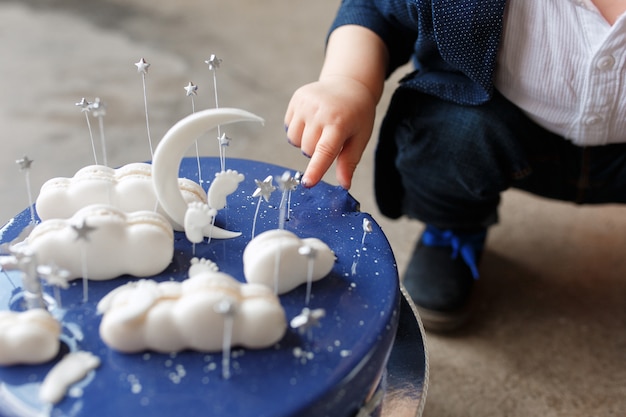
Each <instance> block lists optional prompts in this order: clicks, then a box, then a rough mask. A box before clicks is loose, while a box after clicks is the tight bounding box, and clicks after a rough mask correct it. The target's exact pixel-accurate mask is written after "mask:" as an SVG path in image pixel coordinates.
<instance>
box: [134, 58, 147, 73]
mask: <svg viewBox="0 0 626 417" xmlns="http://www.w3.org/2000/svg"><path fill="white" fill-rule="evenodd" d="M135 66H136V67H137V72H138V73H141V74H143V75H146V74H147V73H148V68H150V64H148V63H147V62H146V60H145V59H143V58H141V59H140V60H139V62H135Z"/></svg>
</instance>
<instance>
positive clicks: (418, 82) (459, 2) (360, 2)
mask: <svg viewBox="0 0 626 417" xmlns="http://www.w3.org/2000/svg"><path fill="white" fill-rule="evenodd" d="M504 7H505V0H424V1H420V0H412V1H408V0H386V1H383V0H344V1H343V2H342V5H341V7H340V9H339V13H338V14H337V18H336V20H335V22H334V24H333V27H332V28H331V30H332V29H334V28H336V27H338V26H341V25H344V24H358V25H362V26H365V27H368V28H369V29H371V30H373V31H374V32H376V33H377V34H378V35H379V36H381V38H382V39H383V41H385V43H386V44H387V46H388V48H389V53H390V56H391V59H390V65H391V67H392V68H391V69H392V70H393V69H395V68H397V67H398V66H400V65H402V64H403V63H406V62H407V60H408V55H411V54H412V55H413V62H414V64H415V68H416V70H415V71H414V72H413V73H411V74H409V75H408V76H406V77H405V78H403V80H402V84H403V86H405V87H408V88H415V89H418V90H421V91H424V92H426V93H429V94H433V95H437V96H439V97H441V98H444V99H448V100H451V101H454V102H457V103H461V104H480V103H482V102H485V101H486V100H488V99H489V98H490V97H491V94H492V92H493V74H494V70H495V65H496V56H497V52H498V46H499V44H500V37H501V34H502V20H503V14H504ZM407 40H409V41H410V42H407ZM407 45H410V48H411V49H410V51H409V52H410V53H407Z"/></svg>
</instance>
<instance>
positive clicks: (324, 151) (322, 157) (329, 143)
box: [302, 128, 343, 188]
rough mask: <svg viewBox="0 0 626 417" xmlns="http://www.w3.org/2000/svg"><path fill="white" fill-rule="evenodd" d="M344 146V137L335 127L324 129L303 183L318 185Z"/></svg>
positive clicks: (306, 185) (309, 185)
mask: <svg viewBox="0 0 626 417" xmlns="http://www.w3.org/2000/svg"><path fill="white" fill-rule="evenodd" d="M342 147H343V138H342V137H341V136H340V135H339V133H338V132H337V131H336V130H335V129H329V128H327V129H324V131H323V132H322V134H321V136H320V139H319V141H318V142H317V144H316V146H315V149H314V150H313V153H312V154H311V160H310V162H309V165H308V166H307V169H306V171H305V172H304V175H303V176H302V185H303V186H305V187H307V188H309V187H313V186H314V185H316V184H317V183H318V182H320V180H321V179H322V177H323V176H324V174H325V173H326V171H328V169H329V168H330V167H331V166H332V164H333V162H334V161H335V159H337V156H338V155H339V152H340V151H341V149H342Z"/></svg>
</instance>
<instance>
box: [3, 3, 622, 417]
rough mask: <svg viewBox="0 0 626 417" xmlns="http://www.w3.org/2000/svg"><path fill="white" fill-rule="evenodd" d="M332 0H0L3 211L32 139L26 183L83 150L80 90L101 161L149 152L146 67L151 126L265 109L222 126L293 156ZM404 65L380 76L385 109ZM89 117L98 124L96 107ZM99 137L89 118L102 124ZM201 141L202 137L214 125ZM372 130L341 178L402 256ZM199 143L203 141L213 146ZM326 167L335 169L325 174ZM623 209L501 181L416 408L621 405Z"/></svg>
mask: <svg viewBox="0 0 626 417" xmlns="http://www.w3.org/2000/svg"><path fill="white" fill-rule="evenodd" d="M337 5H338V1H337V0H332V1H331V0H319V1H315V2H313V1H301V0H296V1H277V0H264V1H257V0H231V1H217V0H211V1H208V0H207V1H192V0H179V1H176V2H174V1H158V0H157V1H155V0H102V1H79V0H15V1H11V0H2V1H0V129H2V130H1V132H0V141H1V143H2V152H0V222H4V221H7V220H9V219H10V218H11V217H12V216H13V214H15V213H16V212H18V211H20V210H21V209H23V208H24V207H25V206H26V205H27V204H28V201H29V199H28V193H27V191H26V190H27V189H26V183H27V181H26V175H25V172H21V171H20V170H19V169H18V166H17V165H16V163H15V160H16V159H19V158H21V157H22V156H24V155H28V157H30V158H31V159H33V160H34V163H33V165H32V169H31V170H30V171H28V177H29V183H30V184H31V186H32V189H33V193H34V194H36V192H37V190H38V188H39V187H40V186H41V184H43V182H44V181H45V180H46V179H47V178H50V177H53V176H71V175H73V174H74V172H75V171H76V170H77V169H78V168H80V167H82V166H84V165H86V164H90V163H92V162H93V156H92V149H91V144H90V140H89V133H88V130H87V124H86V122H85V118H84V115H83V114H81V113H80V110H79V109H78V108H77V107H76V106H75V105H74V103H76V102H77V101H79V100H80V99H81V98H82V97H86V98H87V99H88V100H93V99H94V98H95V97H100V98H101V99H102V100H103V101H104V102H105V103H106V104H107V116H106V117H105V119H104V128H105V137H106V140H107V151H108V152H107V155H108V162H109V165H112V166H115V165H121V164H125V163H127V162H132V161H137V160H145V159H149V158H150V150H149V147H148V141H147V133H146V125H145V118H144V107H143V93H142V91H143V89H142V82H141V77H140V76H139V75H138V74H137V72H136V68H135V66H134V63H135V62H137V61H138V60H139V59H140V58H141V57H144V58H145V59H146V60H147V61H148V62H149V63H150V64H151V67H150V70H149V73H148V75H147V78H146V85H147V96H148V103H149V117H150V122H151V123H150V126H151V129H150V130H151V137H152V140H153V142H155V143H156V142H158V140H159V138H160V137H161V136H162V135H163V134H164V133H165V132H166V131H167V129H168V128H169V126H171V125H172V124H173V123H174V122H175V121H177V120H178V119H180V118H181V117H183V116H184V115H186V114H188V113H189V112H190V111H191V100H190V98H189V97H187V96H186V95H185V91H184V89H183V87H184V86H185V85H186V84H187V83H188V82H189V81H192V82H194V83H195V84H197V85H198V86H199V91H198V96H197V97H196V98H195V100H194V103H195V106H196V109H201V108H207V107H212V106H213V105H214V101H213V80H212V73H210V71H208V69H207V67H206V65H205V64H204V60H205V59H207V58H208V57H209V56H210V54H216V55H217V56H218V57H220V58H221V59H223V62H222V65H221V67H220V69H219V70H218V72H217V77H218V96H219V100H220V106H221V107H231V106H232V107H240V108H244V109H246V110H249V111H252V112H254V113H257V114H259V115H261V116H263V117H264V118H265V119H266V124H265V126H264V127H258V126H246V125H241V126H237V127H236V128H235V127H233V130H229V136H231V137H233V138H236V139H235V140H233V142H232V144H231V146H230V148H228V154H229V155H232V156H246V157H250V158H255V159H259V160H264V161H268V162H274V163H279V164H283V165H287V166H289V167H291V168H293V169H303V168H304V166H305V164H306V160H305V159H304V158H303V157H301V155H300V152H299V151H298V150H296V149H293V148H291V147H290V146H288V145H287V144H286V140H285V134H284V129H283V121H282V120H283V113H284V110H285V107H286V105H287V102H288V100H289V98H290V96H291V93H292V92H293V91H294V90H295V89H296V88H297V87H298V86H300V85H301V84H304V83H306V82H309V81H312V80H314V79H315V78H316V76H317V73H318V71H319V66H320V63H321V60H322V55H323V40H324V37H325V32H326V29H327V27H328V25H329V23H330V21H331V19H332V16H333V14H334V12H335V10H336V7H337ZM400 75H401V74H397V75H396V76H394V78H393V79H392V80H390V81H389V82H388V86H387V87H388V88H387V93H386V95H385V97H384V99H383V101H382V103H381V106H380V110H381V114H382V111H383V109H384V107H385V104H386V103H387V101H388V98H389V93H390V92H391V90H392V89H393V86H394V83H395V82H396V80H397V77H399V76H400ZM94 126H97V125H94ZM95 132H96V137H98V136H97V131H95ZM211 145H212V143H211ZM371 148H373V142H372V146H370V149H369V151H368V153H367V155H366V157H365V158H364V161H363V163H362V164H361V166H360V168H359V170H358V172H357V178H356V180H355V183H354V186H353V189H352V194H353V195H354V196H355V197H356V198H357V199H358V200H359V201H360V202H361V203H362V209H363V211H367V212H370V213H372V214H373V215H374V216H375V217H376V218H377V219H378V221H379V223H380V224H381V225H382V226H383V228H384V230H385V231H386V233H387V235H388V238H389V240H390V242H391V245H392V247H393V248H394V250H395V253H396V257H397V260H398V265H399V269H400V270H401V271H403V269H404V265H405V264H406V262H407V259H408V257H409V256H410V252H411V250H412V246H413V241H414V239H415V237H416V236H417V234H418V233H419V231H420V230H421V227H422V226H421V225H420V224H419V223H416V222H410V221H407V220H401V221H388V220H386V219H384V218H383V217H382V216H380V214H378V212H377V209H376V207H375V204H374V203H373V199H372V192H371V177H372V149H371ZM209 149H210V148H209V145H207V148H206V149H201V151H203V153H205V154H210V151H209ZM327 180H328V181H329V182H334V179H333V175H330V176H328V177H327ZM625 214H626V211H625V210H624V208H623V207H618V206H608V207H595V208H578V207H573V206H571V205H568V204H562V203H555V202H550V201H545V200H541V199H538V198H535V197H532V196H528V195H526V194H523V193H519V192H515V191H510V192H507V193H506V194H505V196H504V201H503V204H502V208H501V223H500V224H499V225H498V226H497V227H495V228H494V229H493V230H492V232H491V233H490V236H489V240H488V248H487V253H486V255H485V256H484V259H483V263H482V279H481V280H480V283H479V303H478V312H477V314H476V317H475V318H474V320H473V322H472V323H471V324H470V326H469V327H468V328H467V329H466V330H465V331H463V332H461V333H460V334H457V335H454V336H438V335H432V334H429V335H428V336H427V343H428V346H429V349H430V361H431V381H430V387H429V392H428V397H427V401H426V409H425V413H424V415H425V416H427V417H444V416H472V417H473V416H476V417H479V416H480V417H489V416H494V417H495V416H498V417H500V416H515V417H517V416H545V417H549V416H622V415H625V414H626V256H624V253H625V252H626V215H625Z"/></svg>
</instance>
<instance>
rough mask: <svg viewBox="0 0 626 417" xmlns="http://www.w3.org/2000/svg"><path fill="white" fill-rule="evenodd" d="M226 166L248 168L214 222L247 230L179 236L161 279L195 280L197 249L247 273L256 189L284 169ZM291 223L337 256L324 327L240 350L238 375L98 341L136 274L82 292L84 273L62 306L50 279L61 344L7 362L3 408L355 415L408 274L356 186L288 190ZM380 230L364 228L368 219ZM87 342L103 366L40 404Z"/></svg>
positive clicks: (206, 161)
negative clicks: (49, 378) (116, 293)
mask: <svg viewBox="0 0 626 417" xmlns="http://www.w3.org/2000/svg"><path fill="white" fill-rule="evenodd" d="M201 165H202V171H203V173H204V174H203V175H204V176H206V173H211V172H218V171H219V170H220V161H219V159H217V158H202V159H201ZM226 167H227V168H228V169H233V170H237V171H238V172H240V173H243V174H244V175H245V180H244V181H243V182H242V183H241V184H240V185H239V188H238V189H237V191H236V192H235V193H233V194H232V195H230V196H229V197H228V205H227V208H225V209H223V210H221V211H220V212H219V213H218V216H217V219H216V224H217V225H218V226H220V227H222V228H226V229H228V230H231V231H239V232H241V233H242V234H241V236H239V237H237V238H233V239H224V240H217V239H212V240H210V241H209V242H205V243H202V244H197V245H195V248H194V247H193V246H192V244H191V243H190V242H189V241H188V240H187V239H186V238H185V235H184V233H181V232H177V233H176V234H175V243H174V257H173V261H172V262H171V264H170V265H169V267H168V268H167V269H166V270H165V271H163V272H162V273H161V274H159V275H157V276H154V277H151V278H153V279H154V280H156V281H167V280H177V281H181V280H183V279H185V278H187V270H188V268H189V265H190V262H191V259H192V258H193V257H194V256H195V257H203V258H207V259H210V260H212V261H214V262H215V263H216V264H217V265H218V267H219V269H220V270H221V271H223V272H226V273H228V274H230V275H232V276H233V277H235V278H236V279H238V280H240V281H242V282H243V281H245V278H244V274H243V265H242V254H243V251H244V248H245V247H246V244H247V243H248V242H249V240H250V237H251V233H252V227H253V218H254V216H255V212H256V209H257V205H258V204H259V203H260V200H259V199H258V198H253V197H252V194H253V192H254V190H255V188H256V184H255V179H256V180H263V179H264V178H266V177H267V176H268V175H272V176H280V175H281V174H283V173H284V172H285V170H286V169H285V168H282V167H279V166H275V165H270V164H266V163H261V162H256V161H250V160H242V159H233V158H228V159H227V160H226ZM180 176H181V177H186V178H190V179H194V180H197V178H198V172H197V161H196V159H195V158H185V159H183V161H182V163H181V166H180ZM279 194H280V193H274V194H273V195H272V196H271V197H270V200H269V202H267V203H266V202H265V201H263V202H262V205H261V207H260V210H259V211H258V218H257V222H256V226H255V227H256V234H257V235H258V234H259V233H261V232H263V231H265V230H270V229H276V228H277V227H278V225H279V215H280V214H279V208H278V206H279V201H280V198H281V196H280V195H279ZM289 208H290V211H289V216H288V220H287V221H286V222H285V225H284V228H285V229H287V230H289V231H292V232H294V233H295V234H296V235H298V236H300V237H302V238H305V237H316V238H319V239H321V240H322V241H324V242H325V243H326V244H328V245H329V246H330V248H331V249H332V250H333V251H334V253H335V255H336V257H337V259H336V262H335V265H334V268H333V269H332V271H331V273H330V275H329V276H328V277H326V278H325V279H323V280H321V281H318V282H315V283H314V284H313V285H312V292H311V299H310V307H311V308H312V309H318V308H322V309H324V310H325V316H324V317H323V318H322V319H321V320H320V326H319V327H314V328H312V329H311V331H310V333H304V334H301V333H300V332H298V331H297V330H295V329H291V328H289V329H288V330H287V332H286V334H285V336H284V337H283V339H282V340H280V341H279V342H278V343H277V344H276V345H275V346H271V347H269V348H265V349H258V350H252V349H243V348H234V349H233V351H232V357H231V363H230V367H231V376H230V378H228V379H225V378H224V377H223V376H222V372H221V369H222V368H221V366H222V365H221V361H222V355H221V353H210V354H207V353H200V352H193V351H183V352H178V353H175V354H174V353H173V354H161V353H154V352H142V353H136V354H123V353H119V352H116V351H114V350H112V349H110V348H109V347H107V346H106V345H105V344H104V343H103V342H102V341H101V339H100V336H99V334H98V328H99V324H100V321H101V318H102V317H101V316H100V315H98V313H97V311H96V305H97V303H98V301H99V300H100V299H101V298H102V297H103V296H104V295H106V294H107V293H109V292H110V291H111V290H112V289H114V288H116V287H118V286H120V285H122V284H124V283H126V282H129V281H133V280H136V279H137V278H134V277H130V276H122V277H119V278H116V279H114V280H110V281H98V282H95V281H92V282H90V283H89V286H88V295H89V297H88V300H87V301H86V302H83V286H82V283H81V280H75V281H72V282H71V285H70V287H69V288H68V289H66V290H62V291H61V305H58V304H57V303H56V301H55V297H54V293H53V288H51V287H48V286H44V291H45V300H46V301H47V304H48V310H49V311H50V312H51V313H52V315H53V316H54V317H56V318H57V319H58V320H59V321H60V322H61V323H62V336H61V343H62V347H61V351H60V353H59V355H57V357H56V358H55V359H53V360H52V361H50V362H48V363H45V364H42V365H16V366H4V367H0V415H3V416H19V417H25V416H40V415H50V416H72V417H80V416H85V417H87V416H88V417H99V416H103V417H104V416H107V417H108V416H137V415H142V416H151V417H166V416H167V417H170V416H179V415H184V416H186V417H193V416H203V417H207V416H228V417H260V416H267V417H295V416H297V417H308V416H311V417H313V416H314V417H320V416H333V417H352V416H355V415H356V414H357V413H358V412H359V410H360V409H361V408H362V407H363V406H364V404H366V403H367V402H368V401H369V400H370V399H371V398H372V397H373V396H374V393H375V391H376V390H377V389H381V386H382V385H383V384H381V379H382V375H383V374H384V369H385V364H386V360H387V357H388V355H389V352H390V349H391V346H392V344H393V340H394V336H395V331H396V327H397V322H398V309H399V300H400V296H399V289H398V286H399V284H398V274H397V268H396V265H395V260H394V256H393V253H392V251H391V248H390V246H389V244H388V242H387V240H386V238H385V236H384V234H383V232H382V231H381V229H380V227H379V226H378V225H377V224H376V223H375V222H374V220H373V219H371V217H370V216H369V215H367V214H365V213H361V212H360V211H359V207H358V203H357V202H356V201H355V200H354V199H353V198H352V197H351V196H350V195H349V194H348V192H347V191H345V190H343V189H341V188H339V187H334V186H331V185H328V184H320V185H318V186H316V187H314V188H312V189H304V188H302V187H298V188H297V189H296V190H295V191H292V192H291V194H290V203H289ZM364 219H367V220H369V221H370V222H371V223H369V224H371V226H372V231H371V233H367V234H366V235H365V238H364V239H363V236H364V230H363V221H364ZM30 222H31V215H30V212H29V210H25V211H24V212H22V213H20V214H18V215H16V216H15V217H14V218H13V219H12V220H11V221H9V222H8V223H7V224H6V225H5V226H4V227H3V228H2V230H1V231H0V241H1V243H8V242H11V241H13V240H14V239H15V238H16V237H17V236H18V235H19V234H20V233H21V232H22V230H23V229H24V228H25V227H26V226H27V225H28V224H29V223H30ZM21 278H22V277H21V272H20V271H18V270H10V271H9V270H6V271H3V272H2V273H0V310H15V311H19V310H23V309H24V308H25V307H24V290H23V288H22V279H21ZM305 287H306V285H302V286H300V287H298V288H296V289H295V290H293V291H290V292H288V293H286V294H283V295H280V301H281V304H282V306H283V307H284V309H285V313H286V317H287V320H288V321H289V320H291V319H292V318H294V317H295V316H297V315H298V314H300V313H301V311H302V308H303V307H304V306H305V297H306V288H305ZM78 350H82V351H88V352H91V353H92V354H94V355H96V356H97V357H99V359H100V361H101V364H100V366H99V367H98V368H97V369H95V370H94V371H91V372H90V373H89V374H88V375H87V377H86V378H84V379H83V380H81V381H80V382H78V383H76V384H74V385H73V386H71V387H70V389H69V390H68V393H67V395H66V396H65V398H64V399H63V400H61V401H60V402H59V403H57V404H55V405H53V406H52V405H46V404H42V403H41V402H40V401H39V400H38V390H39V387H40V386H41V383H42V381H43V379H44V377H45V376H46V374H47V373H48V371H49V370H50V369H51V368H52V367H53V365H54V364H55V363H57V362H58V361H59V360H60V359H61V357H62V356H63V355H64V354H66V353H68V352H70V351H78Z"/></svg>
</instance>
